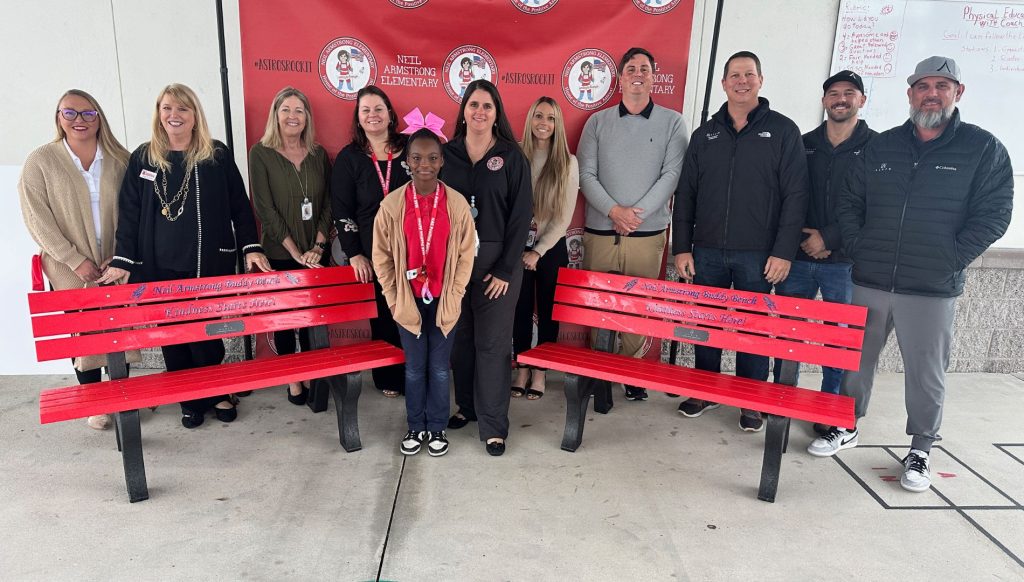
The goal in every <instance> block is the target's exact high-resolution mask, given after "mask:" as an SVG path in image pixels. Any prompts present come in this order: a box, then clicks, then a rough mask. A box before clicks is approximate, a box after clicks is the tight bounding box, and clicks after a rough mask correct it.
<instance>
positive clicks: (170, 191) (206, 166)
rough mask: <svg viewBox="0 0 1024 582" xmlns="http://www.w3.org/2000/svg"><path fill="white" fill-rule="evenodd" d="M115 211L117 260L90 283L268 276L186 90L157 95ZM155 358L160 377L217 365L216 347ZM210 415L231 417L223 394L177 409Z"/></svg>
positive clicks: (241, 198) (219, 154) (242, 198)
mask: <svg viewBox="0 0 1024 582" xmlns="http://www.w3.org/2000/svg"><path fill="white" fill-rule="evenodd" d="M118 210H119V216H118V223H117V245H116V252H115V254H114V258H113V259H112V260H111V262H110V266H109V267H108V268H107V270H106V272H105V273H104V275H103V276H102V277H100V278H99V279H98V280H97V282H98V283H113V282H115V281H119V280H120V279H121V278H123V277H124V276H125V275H130V281H131V282H144V281H168V280H173V279H191V278H197V277H212V276H217V275H233V274H234V273H235V264H236V260H237V257H238V255H239V254H242V255H244V256H245V267H246V270H250V269H253V268H258V269H260V270H262V271H269V270H271V268H270V263H268V262H267V257H266V255H264V254H263V247H261V246H260V244H259V242H258V240H257V238H256V219H255V217H253V213H252V207H251V206H250V205H249V197H248V196H247V195H246V192H245V183H244V182H243V181H242V175H241V174H240V173H239V172H238V167H237V166H236V165H235V160H234V156H233V155H232V153H231V151H229V150H228V148H227V146H225V145H224V144H222V143H221V142H219V141H215V140H214V139H213V138H212V137H210V129H209V126H208V125H207V123H206V115H205V114H204V113H203V107H202V105H201V104H200V103H199V98H198V97H196V94H195V92H193V91H192V89H190V88H188V87H187V86H185V85H179V84H172V85H168V86H167V87H165V88H164V89H163V90H162V91H161V92H160V95H159V96H158V97H157V99H156V109H155V111H154V112H153V136H152V138H151V140H150V141H149V142H147V143H144V144H142V145H141V146H139V147H138V149H136V150H135V151H134V152H133V153H132V155H131V158H130V159H129V161H128V170H127V171H126V172H125V176H124V181H123V182H122V183H121V191H120V194H119V196H118ZM162 350H163V354H164V364H165V365H166V367H167V370H168V371H174V370H185V369H190V368H198V367H200V366H213V365H217V364H220V363H221V362H222V361H223V359H224V342H223V340H220V339H215V340H207V341H200V342H192V343H186V344H179V345H172V346H166V347H164V348H162ZM210 409H213V411H214V413H215V414H216V416H217V419H218V420H220V421H222V422H231V421H233V420H235V418H236V416H237V411H236V410H235V408H234V405H233V404H232V403H231V399H230V397H229V396H228V395H224V396H214V397H211V398H203V399H200V400H191V401H188V402H182V403H181V413H182V418H181V424H182V425H183V426H184V427H185V428H195V427H197V426H199V425H200V424H202V423H203V418H204V415H205V413H206V412H207V411H209V410H210Z"/></svg>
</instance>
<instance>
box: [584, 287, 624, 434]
mask: <svg viewBox="0 0 1024 582" xmlns="http://www.w3.org/2000/svg"><path fill="white" fill-rule="evenodd" d="M612 272H613V273H614V272H615V271H612ZM615 338H616V334H615V332H613V331H611V330H608V329H598V330H597V338H596V339H595V340H594V349H595V350H599V351H602V352H607V353H609V354H614V353H615ZM580 380H581V381H582V382H585V383H586V384H587V385H588V387H589V389H590V392H589V393H590V394H593V395H594V412H598V413H600V414H608V412H610V411H611V409H612V406H614V405H615V403H614V402H613V401H612V383H611V382H608V381H605V380H596V379H594V378H581V379H580Z"/></svg>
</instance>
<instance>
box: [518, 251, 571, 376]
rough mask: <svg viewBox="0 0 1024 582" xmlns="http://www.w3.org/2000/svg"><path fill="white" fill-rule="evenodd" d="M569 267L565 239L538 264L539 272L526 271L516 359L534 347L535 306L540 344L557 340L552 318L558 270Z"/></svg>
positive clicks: (519, 313)
mask: <svg viewBox="0 0 1024 582" xmlns="http://www.w3.org/2000/svg"><path fill="white" fill-rule="evenodd" d="M568 264H569V251H568V249H567V248H566V246H565V238H564V237H563V238H562V239H561V240H559V241H558V242H557V243H555V246H553V247H551V248H550V249H548V252H546V253H544V256H543V257H541V258H540V260H538V261H537V270H536V271H527V270H525V269H524V270H523V284H522V287H521V290H520V291H519V301H517V302H516V315H515V317H516V319H515V322H514V323H513V325H512V349H513V350H515V354H516V355H517V356H518V355H519V354H521V353H523V352H525V351H526V350H528V349H530V347H531V345H532V344H531V342H532V341H533V314H534V306H536V309H537V311H536V313H537V344H538V345H540V344H543V343H546V342H553V341H557V340H558V322H557V321H553V320H552V319H551V310H552V309H553V308H554V306H555V283H556V282H557V281H558V269H559V267H565V266H567V265H568Z"/></svg>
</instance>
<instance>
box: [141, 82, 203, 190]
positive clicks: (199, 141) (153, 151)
mask: <svg viewBox="0 0 1024 582" xmlns="http://www.w3.org/2000/svg"><path fill="white" fill-rule="evenodd" d="M164 97H170V98H171V99H174V100H175V101H177V102H178V103H180V104H182V105H184V106H185V107H187V108H189V109H191V110H192V113H193V114H194V115H195V118H196V123H195V126H194V127H193V128H192V141H190V142H189V144H188V149H187V150H186V151H185V165H186V166H189V165H192V164H199V163H200V162H205V161H206V160H209V159H212V158H213V151H214V146H213V138H212V137H210V127H209V126H208V125H207V124H206V114H205V113H203V106H202V104H200V103H199V98H198V97H196V94H195V91H193V90H192V89H190V88H189V87H187V86H186V85H182V84H179V83H171V84H170V85H168V86H166V87H164V89H163V91H160V94H159V95H157V97H156V110H155V111H154V112H153V138H152V139H151V140H150V141H149V146H148V150H149V151H148V158H149V159H148V161H149V163H150V165H153V166H156V167H158V168H160V169H161V170H163V171H165V172H166V171H168V170H170V169H171V162H169V161H168V160H167V152H169V151H170V150H171V142H170V140H169V139H168V137H167V132H166V131H164V126H163V124H161V123H160V102H161V101H163V99H164Z"/></svg>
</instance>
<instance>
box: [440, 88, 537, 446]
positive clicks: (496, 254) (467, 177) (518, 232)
mask: <svg viewBox="0 0 1024 582" xmlns="http://www.w3.org/2000/svg"><path fill="white" fill-rule="evenodd" d="M444 154H445V159H444V161H445V163H444V169H443V174H442V178H443V179H444V181H445V183H446V184H448V185H449V186H451V187H452V188H453V189H455V190H458V191H459V192H462V194H463V195H464V196H466V199H467V200H468V201H469V204H470V209H471V213H472V214H473V217H474V219H475V221H476V232H477V240H478V241H479V250H478V252H477V257H476V261H475V263H474V265H473V275H472V277H470V282H469V287H467V288H466V295H465V297H464V298H463V304H462V317H461V318H460V319H459V326H458V328H457V330H458V331H457V333H456V336H455V349H454V352H453V353H456V354H459V357H458V358H457V359H455V360H454V361H453V363H452V364H453V365H452V371H453V372H454V377H455V402H456V404H458V405H459V411H458V412H457V413H456V414H455V415H454V416H452V417H451V419H450V420H449V422H448V427H449V428H452V429H457V428H462V427H463V426H466V423H467V422H469V421H471V420H477V421H478V422H479V424H480V427H479V428H480V440H482V441H484V442H485V443H486V444H487V452H488V453H490V454H491V455H494V456H498V455H501V454H503V453H504V452H505V439H506V438H508V425H509V422H508V405H509V398H510V394H511V392H510V390H509V386H510V384H511V380H512V376H511V374H512V373H511V370H512V367H511V364H512V362H511V358H512V355H511V354H512V333H511V326H512V320H513V315H514V313H515V307H516V301H517V300H518V298H519V289H520V287H521V281H522V275H523V263H522V254H523V248H524V247H525V246H526V237H527V234H528V233H529V230H530V219H531V216H532V202H533V191H532V188H531V186H530V165H529V163H528V162H527V161H526V158H525V157H524V156H523V153H522V151H521V150H520V149H519V145H518V144H517V143H516V140H515V136H514V135H513V134H512V127H511V126H510V125H509V122H508V118H507V117H506V116H505V109H504V107H503V105H502V103H501V96H500V95H498V89H497V88H496V87H495V86H494V85H493V84H492V83H491V82H490V81H486V80H482V79H481V80H476V81H473V82H472V83H470V84H469V86H468V87H467V88H466V93H465V96H464V97H463V98H462V104H461V105H460V107H459V116H458V119H457V120H456V121H455V136H454V137H453V138H452V140H451V141H450V142H448V143H447V144H446V145H445V148H444Z"/></svg>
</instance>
